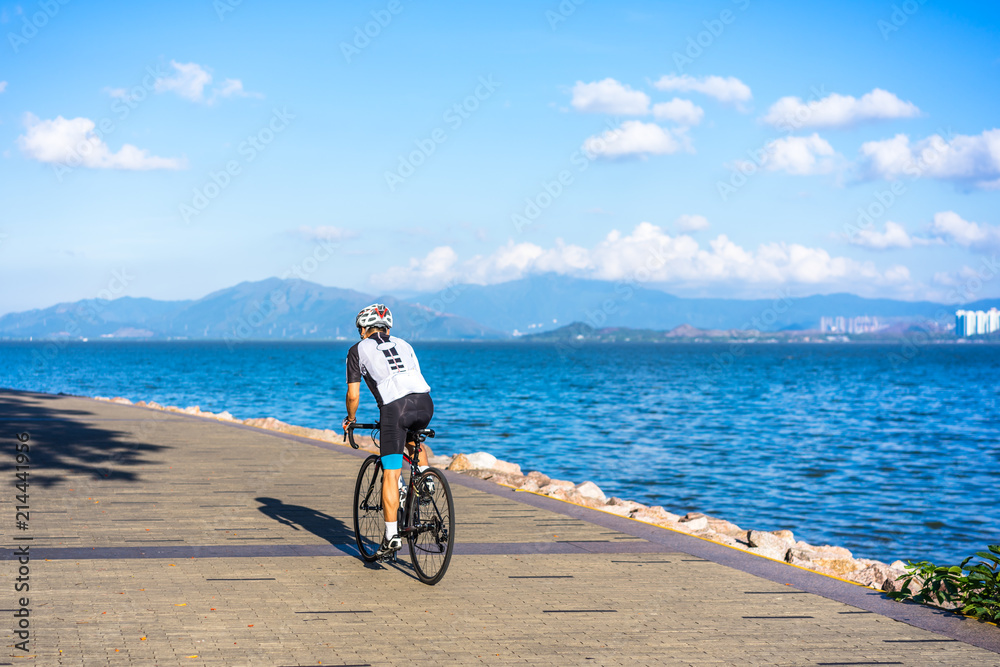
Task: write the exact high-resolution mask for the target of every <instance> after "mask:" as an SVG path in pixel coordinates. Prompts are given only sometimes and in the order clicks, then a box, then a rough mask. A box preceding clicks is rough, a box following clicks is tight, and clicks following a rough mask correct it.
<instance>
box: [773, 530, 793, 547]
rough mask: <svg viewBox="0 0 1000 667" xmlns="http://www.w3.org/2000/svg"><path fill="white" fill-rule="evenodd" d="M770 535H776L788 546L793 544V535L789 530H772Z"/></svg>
mask: <svg viewBox="0 0 1000 667" xmlns="http://www.w3.org/2000/svg"><path fill="white" fill-rule="evenodd" d="M771 534H772V535H777V536H778V537H780V538H781V539H783V540H788V542H789V546H791V545H792V544H795V535H794V534H793V533H792V531H790V530H772V531H771Z"/></svg>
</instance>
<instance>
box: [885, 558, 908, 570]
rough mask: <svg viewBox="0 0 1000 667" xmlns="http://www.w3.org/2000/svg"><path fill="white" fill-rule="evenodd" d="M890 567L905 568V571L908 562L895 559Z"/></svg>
mask: <svg viewBox="0 0 1000 667" xmlns="http://www.w3.org/2000/svg"><path fill="white" fill-rule="evenodd" d="M889 567H891V568H892V569H894V570H904V571H905V570H906V563H904V562H903V561H901V560H894V561H892V562H891V563H889Z"/></svg>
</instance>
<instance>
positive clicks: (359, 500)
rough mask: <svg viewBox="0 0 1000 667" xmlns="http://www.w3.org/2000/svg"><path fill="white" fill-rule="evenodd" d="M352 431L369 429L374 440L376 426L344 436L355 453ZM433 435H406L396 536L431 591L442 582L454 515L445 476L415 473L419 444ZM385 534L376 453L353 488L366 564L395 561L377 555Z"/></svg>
mask: <svg viewBox="0 0 1000 667" xmlns="http://www.w3.org/2000/svg"><path fill="white" fill-rule="evenodd" d="M356 428H360V429H370V430H371V431H372V439H375V433H376V432H377V431H378V429H379V425H378V423H375V424H357V423H355V424H351V425H350V426H349V427H348V429H347V433H346V434H345V435H344V437H345V439H346V438H350V441H351V447H353V448H354V449H358V444H357V443H356V442H355V441H354V429H356ZM434 435H435V434H434V430H433V429H429V428H427V429H421V430H415V431H408V432H407V442H413V443H415V444H416V449H415V450H414V451H413V452H412V454H410V455H406V454H404V455H403V458H404V460H405V461H406V462H408V463H409V464H410V477H409V481H408V483H407V485H406V486H405V487H404V488H406V500H405V503H406V507H405V509H404V507H403V504H402V503H401V504H400V507H399V515H398V516H399V518H398V521H399V526H400V529H399V536H400V537H401V538H402V537H405V538H406V541H407V545H408V546H409V551H410V559H411V560H412V561H413V569H414V571H416V573H417V578H418V579H420V581H422V582H424V583H425V584H429V585H432V586H433V585H434V584H436V583H437V582H439V581H441V578H442V577H443V576H444V573H445V572H446V571H447V569H448V564H449V563H450V562H451V553H452V550H453V548H454V546H455V512H454V501H453V500H452V495H451V486H449V484H448V480H447V479H446V478H445V476H444V473H442V472H441V471H440V470H438V469H437V468H429V469H427V470H426V471H424V472H423V473H421V472H420V471H419V470H418V469H417V461H418V460H419V458H420V449H421V446H420V445H421V443H423V442H424V441H425V440H426V439H427V438H433V437H434ZM400 473H402V471H400ZM384 533H385V517H384V516H383V513H382V459H381V457H379V456H378V455H377V454H372V455H371V456H369V457H368V458H366V459H365V461H364V463H362V464H361V470H359V471H358V481H357V484H356V485H355V487H354V539H355V540H356V541H357V545H358V551H359V552H360V554H361V558H362V559H364V561H365V562H367V563H374V562H376V561H379V562H382V561H387V560H388V561H391V562H396V552H395V551H394V552H392V553H390V554H387V555H385V556H382V557H379V556H377V555H376V552H377V551H378V548H379V545H380V544H381V542H382V536H383V534H384Z"/></svg>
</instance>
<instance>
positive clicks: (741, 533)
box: [706, 516, 747, 539]
mask: <svg viewBox="0 0 1000 667" xmlns="http://www.w3.org/2000/svg"><path fill="white" fill-rule="evenodd" d="M706 518H707V519H708V529H709V530H711V531H712V532H714V533H718V534H720V535H727V536H729V537H732V538H736V539H742V538H745V537H746V536H747V531H745V530H744V529H742V528H740V527H739V526H737V525H736V524H735V523H733V522H731V521H726V520H725V519H716V518H715V517H712V516H710V517H706Z"/></svg>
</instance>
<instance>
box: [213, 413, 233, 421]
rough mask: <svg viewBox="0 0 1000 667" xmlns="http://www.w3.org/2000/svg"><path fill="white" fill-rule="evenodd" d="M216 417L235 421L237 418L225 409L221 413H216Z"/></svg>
mask: <svg viewBox="0 0 1000 667" xmlns="http://www.w3.org/2000/svg"><path fill="white" fill-rule="evenodd" d="M215 418H216V419H221V420H222V421H224V422H234V421H236V419H235V418H234V417H233V416H232V415H231V414H230V413H229V410H223V411H222V412H220V413H219V414H217V415H215Z"/></svg>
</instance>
